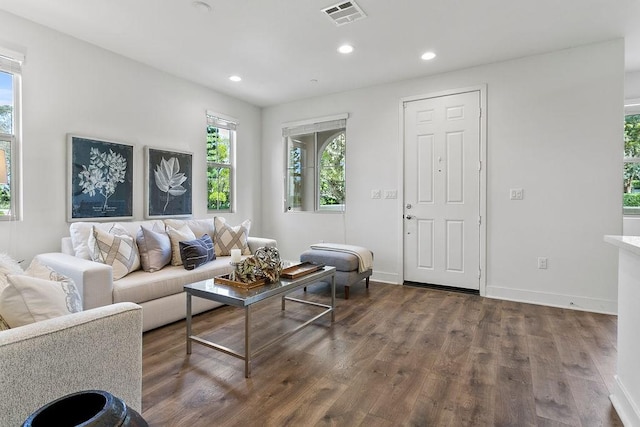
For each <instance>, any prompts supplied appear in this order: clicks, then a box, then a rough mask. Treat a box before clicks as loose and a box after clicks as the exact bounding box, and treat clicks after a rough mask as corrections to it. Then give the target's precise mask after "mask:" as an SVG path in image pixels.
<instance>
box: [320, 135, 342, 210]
mask: <svg viewBox="0 0 640 427" xmlns="http://www.w3.org/2000/svg"><path fill="white" fill-rule="evenodd" d="M345 142H346V138H345V133H344V132H341V133H340V134H339V135H337V136H336V137H335V138H334V139H333V141H331V142H330V143H329V144H327V146H326V147H325V149H324V151H323V152H322V157H321V158H320V206H329V205H344V202H345V167H344V166H345V162H344V161H345V148H346V144H345Z"/></svg>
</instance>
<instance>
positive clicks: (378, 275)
mask: <svg viewBox="0 0 640 427" xmlns="http://www.w3.org/2000/svg"><path fill="white" fill-rule="evenodd" d="M371 280H373V281H375V282H382V283H390V284H393V285H399V284H400V282H399V280H400V278H399V275H398V273H387V272H384V271H376V270H373V274H371Z"/></svg>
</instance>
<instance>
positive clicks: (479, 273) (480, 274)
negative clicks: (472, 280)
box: [478, 268, 482, 279]
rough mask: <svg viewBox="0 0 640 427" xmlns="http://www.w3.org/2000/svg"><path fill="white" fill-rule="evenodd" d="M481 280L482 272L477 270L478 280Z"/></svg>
mask: <svg viewBox="0 0 640 427" xmlns="http://www.w3.org/2000/svg"><path fill="white" fill-rule="evenodd" d="M481 278H482V270H481V269H480V268H479V269H478V279H481Z"/></svg>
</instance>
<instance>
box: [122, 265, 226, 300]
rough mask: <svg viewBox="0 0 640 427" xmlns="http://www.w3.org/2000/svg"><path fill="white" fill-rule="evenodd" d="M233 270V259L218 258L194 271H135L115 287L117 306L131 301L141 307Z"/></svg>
mask: <svg viewBox="0 0 640 427" xmlns="http://www.w3.org/2000/svg"><path fill="white" fill-rule="evenodd" d="M232 269H233V267H232V266H231V264H229V257H224V258H216V259H214V260H213V261H210V262H208V263H206V264H204V265H203V266H200V267H198V268H196V269H194V270H185V269H184V268H183V267H182V266H173V265H168V266H166V267H165V268H163V269H162V270H160V271H156V272H154V273H147V272H145V271H143V270H138V271H134V272H133V273H131V274H129V275H127V276H126V277H123V278H122V279H120V280H118V281H117V282H114V283H113V302H114V303H116V302H125V301H129V302H135V303H138V304H140V303H144V302H147V301H151V300H155V299H157V298H162V297H166V296H169V295H173V294H178V293H181V292H183V291H184V285H188V284H190V283H196V282H201V281H203V280H207V279H211V278H213V277H214V276H219V275H222V274H229V273H231V270H232Z"/></svg>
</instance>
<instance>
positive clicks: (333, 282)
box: [331, 274, 336, 323]
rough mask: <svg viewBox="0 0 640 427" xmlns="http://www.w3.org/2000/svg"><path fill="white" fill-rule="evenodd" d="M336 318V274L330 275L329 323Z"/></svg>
mask: <svg viewBox="0 0 640 427" xmlns="http://www.w3.org/2000/svg"><path fill="white" fill-rule="evenodd" d="M335 320H336V275H335V274H334V275H332V276H331V323H333V322H335Z"/></svg>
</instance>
